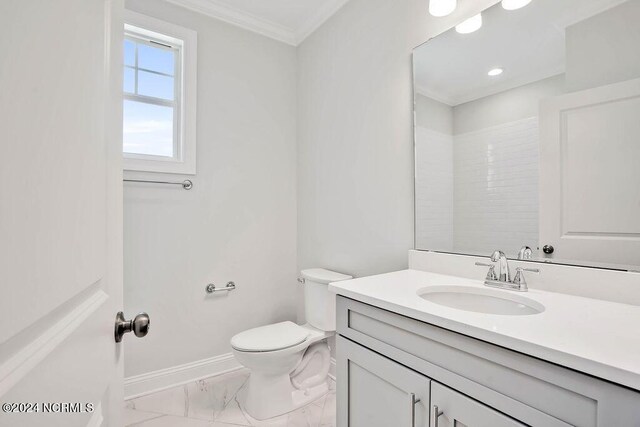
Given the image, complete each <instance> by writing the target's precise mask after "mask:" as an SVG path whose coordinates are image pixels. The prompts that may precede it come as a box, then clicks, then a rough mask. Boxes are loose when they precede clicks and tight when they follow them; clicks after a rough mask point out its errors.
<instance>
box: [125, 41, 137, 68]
mask: <svg viewBox="0 0 640 427" xmlns="http://www.w3.org/2000/svg"><path fill="white" fill-rule="evenodd" d="M124 65H131V66H132V67H133V66H135V65H136V44H135V43H134V42H132V41H131V40H125V41H124Z"/></svg>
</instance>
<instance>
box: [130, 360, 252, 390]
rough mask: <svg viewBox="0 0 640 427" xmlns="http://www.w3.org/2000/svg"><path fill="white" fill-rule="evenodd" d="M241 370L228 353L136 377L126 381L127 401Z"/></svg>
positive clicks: (240, 366)
mask: <svg viewBox="0 0 640 427" xmlns="http://www.w3.org/2000/svg"><path fill="white" fill-rule="evenodd" d="M240 369H244V368H243V367H242V365H240V364H239V363H238V362H237V361H236V359H235V358H234V357H233V354H231V353H227V354H223V355H220V356H216V357H212V358H210V359H204V360H198V361H195V362H191V363H187V364H184V365H179V366H174V367H171V368H167V369H160V370H158V371H153V372H148V373H146V374H141V375H136V376H133V377H129V378H125V380H124V396H125V400H128V399H133V398H136V397H140V396H144V395H147V394H151V393H155V392H158V391H162V390H166V389H168V388H172V387H176V386H179V385H182V384H186V383H189V382H191V381H197V380H200V379H203V378H210V377H215V376H217V375H222V374H226V373H229V372H233V371H238V370H240Z"/></svg>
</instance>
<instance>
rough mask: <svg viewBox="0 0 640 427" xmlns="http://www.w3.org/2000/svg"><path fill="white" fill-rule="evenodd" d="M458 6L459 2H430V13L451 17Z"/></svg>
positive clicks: (432, 0)
mask: <svg viewBox="0 0 640 427" xmlns="http://www.w3.org/2000/svg"><path fill="white" fill-rule="evenodd" d="M457 6H458V2H457V0H430V1H429V13H430V14H432V15H433V16H437V17H441V16H447V15H450V14H451V13H452V12H453V11H454V10H456V7H457Z"/></svg>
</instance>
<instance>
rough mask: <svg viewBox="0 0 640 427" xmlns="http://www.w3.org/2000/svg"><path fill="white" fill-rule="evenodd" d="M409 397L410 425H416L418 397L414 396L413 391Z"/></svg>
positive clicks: (413, 426) (412, 426)
mask: <svg viewBox="0 0 640 427" xmlns="http://www.w3.org/2000/svg"><path fill="white" fill-rule="evenodd" d="M409 397H411V427H416V404H417V403H419V402H420V399H417V398H416V394H415V393H411V394H410V395H409Z"/></svg>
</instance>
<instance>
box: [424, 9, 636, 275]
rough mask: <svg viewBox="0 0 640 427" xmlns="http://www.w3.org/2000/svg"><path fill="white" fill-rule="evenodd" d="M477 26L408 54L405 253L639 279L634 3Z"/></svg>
mask: <svg viewBox="0 0 640 427" xmlns="http://www.w3.org/2000/svg"><path fill="white" fill-rule="evenodd" d="M475 19H476V24H477V23H478V20H479V18H477V17H476V18H475ZM481 19H482V26H481V27H480V28H479V29H477V30H476V31H473V32H471V33H460V32H458V31H457V30H456V29H455V28H453V29H451V30H449V31H447V32H445V33H443V34H441V35H439V36H437V37H435V38H433V39H431V40H429V41H427V42H426V43H424V44H422V45H421V46H419V47H417V48H416V49H415V50H414V54H413V61H414V92H415V98H414V99H415V102H414V106H415V150H416V153H415V156H416V157H415V159H416V160H415V161H416V173H415V179H416V181H415V219H416V224H415V245H416V249H422V250H432V251H439V252H450V253H458V254H467V255H481V256H488V255H491V253H492V252H493V251H494V250H496V249H499V250H502V251H503V252H505V253H506V254H507V256H508V257H509V258H512V259H515V258H519V257H520V258H521V259H531V260H532V261H544V262H557V263H564V264H575V265H588V266H595V267H604V268H616V269H633V270H639V269H640V25H638V23H639V22H640V0H628V1H620V0H562V1H558V0H532V1H531V2H530V3H528V4H527V5H526V6H524V7H522V8H519V9H517V10H506V9H505V8H504V7H503V5H502V3H497V4H496V5H495V6H493V7H491V8H489V9H487V10H485V11H483V12H482V18H481ZM476 26H477V25H476ZM462 29H463V30H464V28H462ZM526 247H529V248H531V251H530V252H529V251H526V250H522V249H523V248H526Z"/></svg>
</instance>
